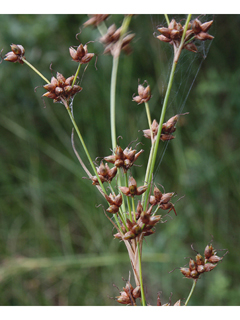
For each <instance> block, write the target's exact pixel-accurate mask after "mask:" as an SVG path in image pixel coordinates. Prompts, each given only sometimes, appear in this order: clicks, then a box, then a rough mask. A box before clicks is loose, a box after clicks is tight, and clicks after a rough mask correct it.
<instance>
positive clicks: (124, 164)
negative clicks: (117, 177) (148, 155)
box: [104, 146, 144, 172]
mask: <svg viewBox="0 0 240 320" xmlns="http://www.w3.org/2000/svg"><path fill="white" fill-rule="evenodd" d="M143 151H144V150H140V151H139V152H137V150H133V149H132V148H128V147H127V148H125V149H124V150H123V149H122V148H121V147H120V146H117V147H116V148H115V150H114V154H113V155H110V156H107V157H105V158H104V160H106V161H107V162H110V163H113V164H114V165H115V166H116V167H117V168H123V171H124V172H127V170H128V169H129V168H131V167H132V166H133V164H134V162H135V161H136V160H137V159H138V157H139V156H140V154H141V153H142V152H143Z"/></svg>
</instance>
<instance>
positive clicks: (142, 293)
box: [137, 241, 146, 307]
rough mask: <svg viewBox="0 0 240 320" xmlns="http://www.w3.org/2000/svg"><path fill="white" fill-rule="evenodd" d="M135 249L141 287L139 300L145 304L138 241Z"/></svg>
mask: <svg viewBox="0 0 240 320" xmlns="http://www.w3.org/2000/svg"><path fill="white" fill-rule="evenodd" d="M137 250H138V264H139V280H140V287H141V300H142V306H143V307H144V306H146V300H145V294H144V288H143V279H142V259H141V251H140V247H139V242H138V241H137Z"/></svg>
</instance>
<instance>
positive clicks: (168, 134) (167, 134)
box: [143, 112, 188, 142]
mask: <svg viewBox="0 0 240 320" xmlns="http://www.w3.org/2000/svg"><path fill="white" fill-rule="evenodd" d="M186 114H188V112H186V113H181V114H176V115H175V116H173V117H171V118H170V119H169V120H168V121H167V122H165V123H163V125H162V131H161V134H160V140H162V141H167V140H172V139H174V138H175V136H173V135H172V134H173V132H175V131H176V124H177V122H178V119H179V117H180V116H183V115H186ZM158 129H159V125H158V123H157V121H156V120H155V119H154V120H153V122H152V125H151V129H145V130H143V135H144V137H145V138H147V139H151V138H152V137H151V134H152V136H153V142H154V141H155V140H156V137H157V134H158Z"/></svg>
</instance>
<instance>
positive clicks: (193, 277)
mask: <svg viewBox="0 0 240 320" xmlns="http://www.w3.org/2000/svg"><path fill="white" fill-rule="evenodd" d="M190 277H191V278H192V279H197V278H198V277H199V273H198V272H197V270H192V271H191V272H190Z"/></svg>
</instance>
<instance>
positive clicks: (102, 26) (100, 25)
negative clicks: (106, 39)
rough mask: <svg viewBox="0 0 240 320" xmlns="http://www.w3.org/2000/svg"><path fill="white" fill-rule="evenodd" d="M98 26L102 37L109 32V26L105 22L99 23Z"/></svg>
mask: <svg viewBox="0 0 240 320" xmlns="http://www.w3.org/2000/svg"><path fill="white" fill-rule="evenodd" d="M97 28H98V31H99V33H100V34H101V36H102V37H103V36H104V35H105V34H106V33H107V27H106V25H105V23H104V22H101V23H100V24H98V25H97Z"/></svg>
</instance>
